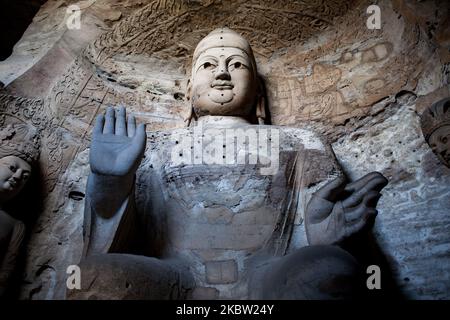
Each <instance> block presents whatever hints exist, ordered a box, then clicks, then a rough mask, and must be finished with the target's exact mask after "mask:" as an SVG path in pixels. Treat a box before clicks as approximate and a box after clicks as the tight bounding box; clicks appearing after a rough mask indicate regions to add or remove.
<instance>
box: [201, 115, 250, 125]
mask: <svg viewBox="0 0 450 320" xmlns="http://www.w3.org/2000/svg"><path fill="white" fill-rule="evenodd" d="M244 124H250V122H248V121H247V120H246V119H244V118H241V117H233V116H202V117H200V118H199V119H198V120H197V125H203V126H214V127H234V126H238V125H244Z"/></svg>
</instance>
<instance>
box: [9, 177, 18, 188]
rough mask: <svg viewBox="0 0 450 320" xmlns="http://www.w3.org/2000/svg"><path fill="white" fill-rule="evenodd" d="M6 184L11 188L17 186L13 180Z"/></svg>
mask: <svg viewBox="0 0 450 320" xmlns="http://www.w3.org/2000/svg"><path fill="white" fill-rule="evenodd" d="M8 183H9V185H10V186H11V188H15V187H16V186H17V181H16V180H14V179H9V180H8Z"/></svg>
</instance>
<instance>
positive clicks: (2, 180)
mask: <svg viewBox="0 0 450 320" xmlns="http://www.w3.org/2000/svg"><path fill="white" fill-rule="evenodd" d="M30 174H31V166H30V165H29V164H28V163H27V162H26V161H24V160H22V159H20V158H19V157H16V156H7V157H3V158H1V159H0V203H1V202H4V201H7V200H9V199H12V198H13V197H15V196H16V195H17V194H18V193H19V192H20V191H21V190H22V189H23V187H24V186H25V184H26V182H27V181H28V178H29V177H30Z"/></svg>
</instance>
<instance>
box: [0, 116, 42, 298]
mask: <svg viewBox="0 0 450 320" xmlns="http://www.w3.org/2000/svg"><path fill="white" fill-rule="evenodd" d="M3 116H4V115H3ZM8 119H9V117H8ZM8 122H10V121H8ZM0 142H1V145H0V297H1V296H2V295H4V294H5V292H6V290H7V289H8V285H9V281H10V279H11V275H12V273H13V271H14V267H15V264H16V260H17V256H18V254H19V249H20V246H21V243H22V240H23V236H24V232H25V225H24V224H23V223H22V222H21V221H19V220H16V219H15V218H13V217H12V216H10V215H9V214H8V213H6V212H5V211H3V209H2V207H3V205H5V204H6V203H7V202H8V201H10V200H12V199H13V198H14V197H16V196H17V195H18V194H19V193H20V192H21V191H22V189H23V188H24V186H25V184H26V183H27V181H28V180H29V178H30V175H31V173H32V168H33V165H34V163H35V162H36V161H37V159H38V157H39V137H38V134H37V131H36V130H35V129H34V128H33V127H31V126H29V125H27V124H25V123H24V122H22V121H20V120H18V119H16V118H13V121H12V122H10V123H9V124H6V125H4V126H2V128H1V129H0Z"/></svg>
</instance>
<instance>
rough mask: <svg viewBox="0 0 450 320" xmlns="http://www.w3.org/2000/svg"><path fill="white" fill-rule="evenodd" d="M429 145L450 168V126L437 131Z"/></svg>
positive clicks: (431, 137)
mask: <svg viewBox="0 0 450 320" xmlns="http://www.w3.org/2000/svg"><path fill="white" fill-rule="evenodd" d="M428 143H429V145H430V147H431V149H432V150H433V152H434V153H435V154H436V155H437V156H438V157H439V158H440V159H441V161H443V162H444V163H445V164H446V165H447V166H448V167H450V126H448V125H447V126H442V127H440V128H439V129H437V130H435V131H434V132H433V133H432V134H431V136H430V138H429V139H428Z"/></svg>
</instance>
